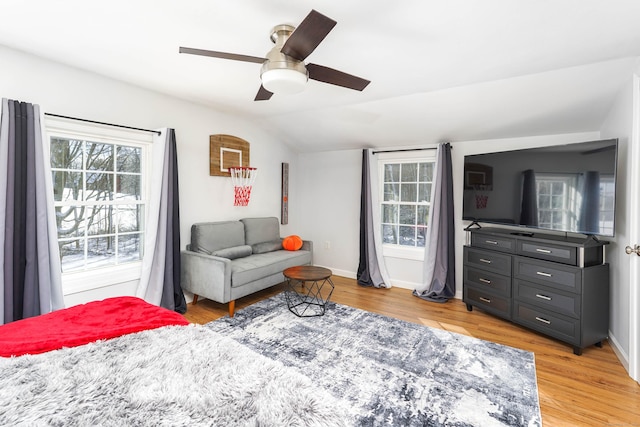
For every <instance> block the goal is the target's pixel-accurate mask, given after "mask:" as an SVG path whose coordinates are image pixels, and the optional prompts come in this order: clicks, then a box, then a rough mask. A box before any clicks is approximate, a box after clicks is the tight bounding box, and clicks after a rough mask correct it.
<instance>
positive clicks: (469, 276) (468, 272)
mask: <svg viewBox="0 0 640 427" xmlns="http://www.w3.org/2000/svg"><path fill="white" fill-rule="evenodd" d="M463 270H464V273H463V274H464V285H465V286H467V285H469V284H472V285H474V286H477V287H478V288H481V289H482V288H487V289H491V290H493V291H494V292H496V293H498V294H500V295H503V296H505V297H509V296H511V277H510V276H503V275H501V274H496V273H491V272H489V271H485V270H481V269H479V268H475V267H470V266H465V267H464V269H463Z"/></svg>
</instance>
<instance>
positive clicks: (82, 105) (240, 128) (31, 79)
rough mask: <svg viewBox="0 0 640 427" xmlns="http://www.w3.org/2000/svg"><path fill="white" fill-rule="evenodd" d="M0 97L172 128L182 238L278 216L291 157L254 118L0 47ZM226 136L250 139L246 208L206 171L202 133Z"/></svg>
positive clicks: (125, 287) (78, 297) (129, 288)
mask: <svg viewBox="0 0 640 427" xmlns="http://www.w3.org/2000/svg"><path fill="white" fill-rule="evenodd" d="M0 63H1V64H2V67H0V97H3V98H9V99H16V100H20V101H26V102H31V103H34V104H39V105H40V107H41V108H42V110H43V111H44V112H49V113H55V114H61V115H66V116H72V117H78V118H84V119H90V120H97V121H103V122H108V123H116V124H122V125H128V126H134V127H140V128H147V129H155V128H160V127H170V128H174V129H175V131H176V139H177V148H178V169H179V174H180V176H179V186H180V224H181V227H180V228H181V230H180V231H181V243H182V246H183V247H184V246H185V245H186V244H187V243H188V240H189V238H190V237H189V236H190V226H191V224H193V223H194V222H198V221H215V220H226V219H236V218H242V217H246V216H277V217H279V216H280V171H281V163H282V162H288V163H289V165H290V176H295V174H296V173H297V165H296V158H297V155H296V154H295V152H293V151H292V150H291V149H290V148H289V147H287V146H285V145H283V144H282V143H280V142H279V141H277V140H274V139H273V138H272V137H270V136H269V135H268V134H267V132H265V131H263V130H261V129H260V128H259V127H257V126H256V125H255V123H253V122H251V121H249V120H243V119H239V118H237V117H234V116H231V115H227V114H224V113H221V112H219V111H216V110H214V109H211V108H207V107H204V106H201V105H196V104H192V103H189V102H186V101H182V100H179V99H176V98H172V97H169V96H165V95H162V94H159V93H155V92H151V91H147V90H144V89H141V88H138V87H135V86H131V85H127V84H124V83H121V82H118V81H115V80H112V79H109V78H106V77H103V76H100V75H97V74H92V73H88V72H84V71H82V70H78V69H75V68H70V67H67V66H63V65H60V64H57V63H54V62H51V61H47V60H43V59H41V58H38V57H34V56H31V55H27V54H24V53H21V52H18V51H15V50H12V49H8V48H5V47H2V46H0ZM213 134H229V135H235V136H238V137H240V138H243V139H245V140H247V141H249V143H250V144H251V165H252V166H255V167H257V168H258V179H257V181H256V183H255V185H254V189H253V192H252V194H251V202H250V203H249V206H247V207H234V206H233V187H232V184H231V180H230V179H229V178H225V177H211V176H209V135H213ZM297 191H298V183H297V182H296V181H295V180H291V182H290V188H289V193H290V199H291V202H290V209H292V210H293V211H295V210H296V206H295V205H296V200H297V199H298V198H297V196H296V194H297ZM299 220H300V217H297V216H295V215H290V222H289V224H290V225H288V226H282V229H281V232H282V235H286V234H292V233H290V230H295V229H296V223H297V222H299ZM136 284H137V283H124V284H120V285H118V286H116V287H114V288H113V289H102V290H101V291H100V292H98V293H92V294H91V295H85V294H74V295H68V296H66V297H65V300H66V302H67V304H68V305H72V304H76V303H79V302H83V301H86V300H90V299H93V296H95V297H96V298H104V297H107V296H112V295H115V294H122V293H129V294H133V292H135V286H136Z"/></svg>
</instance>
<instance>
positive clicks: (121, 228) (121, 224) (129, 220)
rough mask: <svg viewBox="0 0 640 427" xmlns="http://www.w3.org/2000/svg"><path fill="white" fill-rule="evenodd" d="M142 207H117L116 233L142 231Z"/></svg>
mask: <svg viewBox="0 0 640 427" xmlns="http://www.w3.org/2000/svg"><path fill="white" fill-rule="evenodd" d="M143 210H144V208H143V206H141V205H127V206H118V232H119V233H127V232H130V231H142V218H143Z"/></svg>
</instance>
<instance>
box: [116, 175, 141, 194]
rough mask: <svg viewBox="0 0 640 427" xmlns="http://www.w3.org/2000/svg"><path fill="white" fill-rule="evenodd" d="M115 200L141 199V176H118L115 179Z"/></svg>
mask: <svg viewBox="0 0 640 427" xmlns="http://www.w3.org/2000/svg"><path fill="white" fill-rule="evenodd" d="M116 180H117V188H116V199H130V200H140V199H141V195H142V194H141V185H142V176H140V175H118V176H117V177H116Z"/></svg>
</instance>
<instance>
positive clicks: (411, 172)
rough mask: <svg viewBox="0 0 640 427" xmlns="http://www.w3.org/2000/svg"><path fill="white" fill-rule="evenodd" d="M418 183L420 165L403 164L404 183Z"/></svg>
mask: <svg viewBox="0 0 640 427" xmlns="http://www.w3.org/2000/svg"><path fill="white" fill-rule="evenodd" d="M417 181H418V164H417V163H403V164H402V182H417Z"/></svg>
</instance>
